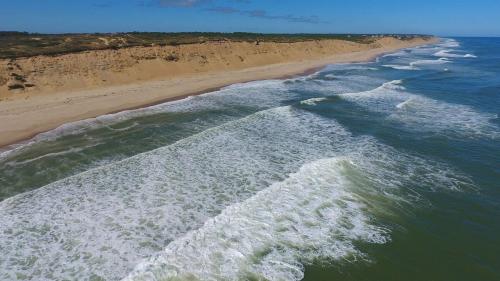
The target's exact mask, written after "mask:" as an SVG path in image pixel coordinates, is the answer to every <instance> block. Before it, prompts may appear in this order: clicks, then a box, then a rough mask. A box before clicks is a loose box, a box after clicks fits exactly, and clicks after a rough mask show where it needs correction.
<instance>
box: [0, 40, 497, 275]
mask: <svg viewBox="0 0 500 281" xmlns="http://www.w3.org/2000/svg"><path fill="white" fill-rule="evenodd" d="M499 114H500V39H499V38H454V39H442V40H441V42H439V43H438V44H434V45H428V46H422V47H418V48H412V49H406V50H402V51H399V52H396V53H392V54H387V55H385V56H381V57H379V58H377V60H376V61H374V62H370V63H359V64H339V65H331V66H328V67H326V68H325V69H323V70H321V71H320V72H318V73H315V74H312V75H309V76H305V77H296V78H291V79H286V80H268V81H257V82H251V83H245V84H238V85H233V86H230V87H227V88H224V89H222V90H220V91H217V92H214V93H209V94H204V95H200V96H195V97H191V98H188V99H186V100H182V101H176V102H172V103H166V104H161V105H157V106H153V107H149V108H145V109H139V110H133V111H127V112H122V113H118V114H113V115H107V116H102V117H99V118H96V119H89V120H85V121H82V122H77V123H72V124H67V125H65V126H63V127H61V128H58V129H56V130H54V131H50V132H47V133H44V134H41V135H39V136H37V137H36V138H35V139H33V140H32V141H30V142H28V143H25V144H22V145H20V146H18V147H17V148H15V149H13V150H10V151H6V152H4V153H3V154H2V156H1V157H0V167H1V168H0V200H2V201H0V252H2V253H3V254H2V255H1V256H0V279H2V280H4V279H5V280H120V279H122V278H125V277H126V276H129V277H128V278H129V279H128V280H172V279H169V278H174V277H175V278H179V279H180V280H301V279H305V280H500V258H499V255H498V253H500V235H499V234H500V219H499V218H500V119H499V118H498V115H499ZM140 278H146V279H140ZM176 280H177V279H176Z"/></svg>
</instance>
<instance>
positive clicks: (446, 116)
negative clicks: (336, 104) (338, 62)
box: [339, 80, 500, 138]
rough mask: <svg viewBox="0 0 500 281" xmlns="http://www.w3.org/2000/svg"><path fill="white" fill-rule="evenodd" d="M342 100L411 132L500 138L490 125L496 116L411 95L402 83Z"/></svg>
mask: <svg viewBox="0 0 500 281" xmlns="http://www.w3.org/2000/svg"><path fill="white" fill-rule="evenodd" d="M339 96H340V97H342V98H344V99H346V100H349V101H352V102H355V103H357V104H359V105H361V106H363V107H365V108H366V109H368V110H372V111H376V112H381V113H384V114H386V118H387V119H389V120H393V121H396V122H399V123H403V124H405V125H406V128H408V129H410V130H417V131H429V132H440V133H445V134H447V135H451V136H453V135H456V134H459V135H460V136H467V137H487V138H498V137H499V136H500V132H499V128H498V127H497V126H496V125H495V124H493V123H492V122H491V121H492V120H494V119H496V118H498V116H497V115H495V114H491V113H483V112H478V111H476V110H475V109H473V108H471V107H469V106H466V105H460V104H451V103H447V102H443V101H438V100H434V99H430V98H427V97H424V96H420V95H417V94H412V93H410V92H408V91H407V90H406V88H405V87H404V86H402V81H401V80H394V81H390V82H386V83H384V84H383V85H382V86H380V87H378V88H375V89H373V90H369V91H365V92H358V93H347V94H342V95H339Z"/></svg>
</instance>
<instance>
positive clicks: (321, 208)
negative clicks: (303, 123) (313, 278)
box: [124, 158, 389, 281]
mask: <svg viewBox="0 0 500 281" xmlns="http://www.w3.org/2000/svg"><path fill="white" fill-rule="evenodd" d="M353 168H354V167H353V165H352V164H351V163H350V160H349V159H343V158H330V159H323V160H318V161H315V162H312V163H309V164H306V165H304V166H303V167H302V168H300V170H299V171H298V172H297V173H294V174H291V175H290V176H289V177H288V178H287V179H286V180H284V181H282V182H279V183H275V184H273V185H271V186H270V187H269V188H267V189H265V190H263V191H260V192H259V193H257V194H256V195H254V196H253V197H251V198H250V199H248V200H246V201H244V202H242V203H239V204H235V205H232V206H230V207H228V208H226V209H225V210H224V211H223V212H222V213H221V214H220V215H218V216H216V217H214V218H212V219H210V220H208V221H207V222H205V224H204V225H203V227H201V228H200V229H198V230H195V231H193V232H190V233H188V234H187V235H185V236H183V237H182V238H180V239H177V240H175V241H173V242H172V243H170V244H169V245H168V246H167V247H166V248H165V249H164V250H163V251H162V252H161V253H160V254H159V255H158V256H156V257H154V258H152V259H150V260H149V261H147V262H144V263H142V264H140V265H138V266H137V267H136V268H137V269H136V270H135V272H133V273H132V274H131V275H130V276H129V277H127V278H125V279H124V280H127V281H133V280H170V279H174V278H178V279H179V280H188V279H191V280H246V279H258V280H261V279H262V280H301V279H302V278H303V277H304V275H303V272H304V267H303V264H304V263H310V262H312V261H313V260H315V259H318V258H323V259H329V260H338V259H341V258H344V259H345V258H347V257H348V256H350V255H355V254H359V252H358V250H356V248H355V246H354V244H353V241H365V242H370V243H385V242H386V241H388V239H389V238H388V236H387V235H386V230H385V229H383V228H380V227H376V226H374V225H372V224H370V218H369V216H367V215H366V214H365V212H364V210H363V209H365V206H363V204H361V203H359V202H358V200H357V199H356V196H355V195H354V194H352V193H351V192H350V190H349V189H350V186H349V185H350V184H351V183H350V182H349V178H348V177H347V176H346V173H347V172H346V171H345V170H348V169H353ZM250 277H252V278H250Z"/></svg>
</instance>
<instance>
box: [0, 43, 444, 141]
mask: <svg viewBox="0 0 500 281" xmlns="http://www.w3.org/2000/svg"><path fill="white" fill-rule="evenodd" d="M437 40H438V38H430V39H429V38H426V39H424V38H415V39H412V40H396V39H394V38H389V39H386V40H385V38H382V39H381V40H379V41H378V42H377V43H378V45H373V44H372V45H370V48H367V47H365V46H360V47H358V46H356V45H354V44H355V43H349V44H346V43H343V42H341V41H339V42H340V43H338V44H337V43H336V42H332V43H328V44H326V43H323V45H321V43H317V42H316V43H314V42H311V43H307V44H305V43H302V45H300V47H302V49H299V48H298V49H297V50H287V49H283V50H282V49H280V48H281V46H279V47H276V46H270V47H269V48H268V49H270V50H275V49H276V50H277V51H278V52H280V54H285V55H286V56H285V55H283V56H284V57H285V59H286V57H287V56H288V53H287V52H289V53H290V54H293V57H294V58H296V59H297V60H296V61H295V60H291V61H284V62H278V63H273V62H271V63H269V64H266V61H265V59H266V58H267V57H264V61H259V59H260V58H259V56H258V55H256V56H254V57H253V58H251V59H252V60H255V62H252V63H253V64H254V65H256V66H251V67H243V68H237V67H232V68H235V69H231V67H229V69H227V70H226V69H224V65H222V63H221V62H215V63H214V66H213V68H212V69H211V70H210V71H200V72H198V73H193V72H192V69H190V68H189V67H193V64H192V63H191V64H186V67H185V68H182V67H180V68H178V71H176V69H175V68H174V69H172V70H171V71H170V73H168V75H165V76H166V77H169V79H165V78H163V79H158V78H157V77H158V75H156V76H154V79H152V80H151V81H138V82H132V83H127V84H124V85H112V86H99V85H97V86H96V87H95V88H93V87H91V88H89V89H79V90H74V91H71V90H66V89H64V90H62V91H55V93H51V92H50V89H49V90H47V91H40V92H39V93H38V92H36V91H32V92H26V93H21V94H19V95H18V97H16V98H13V99H4V100H2V101H0V148H2V150H3V149H9V146H11V145H14V144H17V143H19V142H23V141H26V140H29V139H31V138H33V137H34V136H36V135H37V134H39V133H42V132H46V131H50V130H52V129H55V128H57V127H59V126H61V125H63V124H66V123H71V122H75V121H79V120H84V119H88V118H94V117H97V116H101V115H105V114H112V113H117V112H120V111H125V110H132V109H138V108H143V107H148V106H152V105H155V104H160V103H164V102H169V101H174V100H180V99H183V98H186V97H188V96H193V95H198V94H203V93H207V92H212V91H215V90H218V89H220V88H222V87H225V86H228V85H232V84H236V83H244V82H250V81H256V80H266V79H283V78H288V77H293V76H297V75H304V74H309V73H313V72H316V71H318V70H320V69H321V68H322V67H324V66H326V65H329V64H335V63H352V62H363V61H369V60H372V59H374V58H375V57H377V56H379V55H382V54H384V53H389V52H394V51H396V50H399V49H403V48H410V47H415V46H419V45H425V44H431V43H434V42H436V41H437ZM290 44H297V43H290ZM290 44H289V45H290ZM313 44H315V45H313ZM317 45H318V46H319V47H318V46H317ZM360 45H362V44H360ZM350 46H352V47H350ZM237 47H238V48H241V46H239V45H238V46H237ZM304 48H305V49H304ZM314 48H319V50H321V52H318V53H314V50H316V49H314ZM325 48H326V49H328V50H327V51H325ZM329 49H331V52H329ZM235 50H236V48H235ZM307 50H309V51H307ZM310 50H312V51H310ZM196 51H197V52H200V51H199V50H196ZM311 53H312V54H311ZM325 53H328V55H325ZM330 53H331V54H330ZM309 56H310V57H312V58H309ZM270 57H271V58H272V54H271V56H270ZM223 61H224V60H223ZM227 64H229V62H228V63H227ZM179 65H181V64H179ZM148 67H150V68H151V69H153V70H154V71H156V72H157V73H156V74H160V75H161V74H162V72H164V71H165V68H162V67H163V66H156V65H154V64H152V63H151V66H148ZM155 67H156V68H155ZM194 67H196V65H195V66H194ZM218 67H220V69H223V70H222V71H220V70H217V68H218ZM145 70H147V68H144V69H141V68H138V70H134V71H138V75H141V74H143V73H141V72H140V71H145ZM188 71H191V73H189V72H188ZM177 73H180V74H179V75H175V74H177ZM106 75H108V76H109V75H110V74H109V73H104V74H103V76H106ZM112 78H113V77H112ZM125 78H126V77H125ZM120 79H122V77H120ZM131 80H132V81H134V80H133V79H131ZM41 81H43V80H41ZM116 81H117V82H119V83H126V82H124V81H126V79H125V80H123V81H122V80H119V79H116ZM43 82H44V83H50V82H51V81H43ZM77 89H78V87H77Z"/></svg>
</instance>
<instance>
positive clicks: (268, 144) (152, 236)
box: [0, 107, 462, 280]
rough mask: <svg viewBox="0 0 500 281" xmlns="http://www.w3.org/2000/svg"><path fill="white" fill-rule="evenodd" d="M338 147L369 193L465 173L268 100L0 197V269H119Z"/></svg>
mask: <svg viewBox="0 0 500 281" xmlns="http://www.w3.org/2000/svg"><path fill="white" fill-rule="evenodd" d="M343 155H345V156H343ZM335 157H347V158H346V159H350V161H352V162H353V163H354V164H355V165H356V166H359V171H360V174H359V175H358V176H355V177H350V178H349V179H350V180H351V181H356V182H357V183H356V186H359V185H360V184H361V185H362V184H363V183H366V182H370V183H371V184H373V185H374V186H376V187H377V188H375V189H374V188H367V189H366V191H365V192H372V193H373V194H372V195H371V196H369V198H370V200H373V198H374V197H376V195H380V196H393V197H391V198H393V199H394V200H390V202H397V201H398V200H407V199H408V197H407V196H405V195H404V194H403V195H399V193H406V192H408V190H407V189H406V188H405V189H402V188H400V187H403V186H407V185H409V184H408V183H411V182H414V181H415V180H417V181H418V185H417V184H415V183H414V184H413V185H414V186H420V187H422V188H431V187H443V188H453V189H457V188H460V185H461V182H462V181H461V180H460V179H458V178H457V179H455V178H453V175H455V174H456V173H455V172H454V171H452V170H450V169H448V168H446V167H443V166H440V165H438V164H436V163H433V162H429V161H426V160H423V159H421V158H418V157H413V156H408V155H404V154H402V153H399V152H397V151H395V150H393V149H390V148H387V147H385V146H383V145H380V144H377V143H376V142H375V141H374V140H372V139H369V138H363V137H356V138H354V137H353V136H351V135H350V134H349V133H348V132H347V131H346V130H345V129H344V128H343V127H342V126H341V125H340V124H338V123H336V122H335V121H333V120H329V119H323V118H321V117H319V116H316V115H314V114H312V113H308V112H306V111H302V110H294V109H293V108H291V107H280V108H275V109H271V110H266V111H263V112H259V113H256V114H252V115H250V116H248V117H246V118H243V119H241V120H237V121H233V122H230V123H226V124H223V125H220V126H218V127H215V128H212V129H209V130H206V131H204V132H202V133H199V134H196V135H193V136H191V137H188V138H185V139H183V140H180V141H178V142H176V143H174V144H172V145H170V146H167V147H163V148H160V149H157V150H154V151H151V152H147V153H143V154H139V155H137V156H134V157H132V158H129V159H125V160H123V161H119V162H115V163H111V164H109V165H105V166H101V167H98V168H96V169H92V170H89V171H86V172H84V173H81V174H78V175H75V176H72V177H69V178H66V179H63V180H60V181H57V182H54V183H51V184H49V185H47V186H44V187H42V188H39V189H37V190H34V191H31V192H28V193H24V194H19V195H16V196H14V197H11V198H8V199H6V200H4V201H2V202H0V248H1V249H2V255H0V279H3V280H16V279H18V277H19V276H21V277H23V278H25V279H32V280H44V279H49V280H64V279H73V280H85V279H91V278H94V279H97V278H99V277H101V278H104V279H106V280H117V279H119V278H121V277H125V276H126V275H127V273H128V272H129V271H130V270H132V269H133V268H134V266H135V265H136V263H137V261H139V260H141V259H144V258H147V257H149V256H151V255H153V254H154V253H157V252H158V251H161V250H162V249H164V248H165V247H168V245H169V244H170V243H171V242H172V241H177V240H178V239H181V237H183V236H185V235H186V233H188V232H189V231H192V230H195V229H198V228H200V227H202V226H203V224H204V223H205V222H206V221H207V220H208V219H210V218H212V217H215V216H217V215H219V214H220V213H221V212H222V211H223V210H224V209H226V208H227V207H228V206H231V205H234V204H239V203H240V202H244V201H245V200H248V199H249V198H251V197H252V196H255V194H256V193H257V192H259V191H260V190H263V189H265V188H268V187H270V186H273V184H275V183H276V182H283V181H285V182H286V180H285V177H286V176H287V175H289V174H292V173H295V172H297V171H299V169H300V167H301V166H304V165H306V166H304V167H306V168H304V169H306V170H307V169H309V168H307V164H306V163H314V162H315V161H316V160H318V159H321V158H335ZM357 159H361V160H357ZM378 161H380V162H378ZM313 165H314V164H313ZM332 169H333V168H332ZM297 177H299V175H297ZM359 177H361V178H363V179H364V180H357V179H358V178H359ZM291 178H293V176H291ZM311 180H312V178H311ZM358 181H359V182H358ZM318 182H319V183H320V182H321V180H320V179H318ZM338 184H340V183H338ZM314 188H315V189H316V190H319V191H322V190H323V187H322V185H321V184H319V185H318V186H317V187H314ZM342 188H344V187H342ZM342 188H340V187H339V191H338V192H343V191H342V190H344V191H345V192H347V193H346V194H349V193H348V192H349V191H348V190H347V189H342ZM294 190H295V189H294ZM304 192H306V194H305V195H306V196H309V195H308V194H307V192H308V191H307V190H304ZM334 192H336V191H334ZM391 194H392V195H391ZM292 195H293V196H295V194H294V193H292V194H291V195H290V196H292ZM299 196H300V195H299ZM399 198H401V199H399ZM312 199H315V200H316V198H312ZM318 200H319V199H318ZM356 200H359V202H356V201H354V202H353V203H352V204H353V205H352V206H353V208H354V209H353V211H356V210H358V209H356V208H357V207H356V206H362V202H363V199H362V197H359V198H356ZM242 204H245V203H242ZM236 206H237V205H236ZM332 208H333V209H332V210H334V209H335V206H334V207H332ZM360 208H361V207H360ZM327 209H328V208H327ZM228 212H229V211H228ZM304 212H306V211H304ZM307 212H309V210H307ZM332 215H333V214H332ZM367 216H368V215H367ZM353 218H356V216H353ZM358 218H364V217H359V216H358ZM359 222H360V223H361V222H363V223H364V222H365V221H363V220H361V221H359ZM313 223H314V222H313ZM332 223H339V222H332ZM359 227H360V228H358V229H364V230H369V229H373V230H374V231H375V232H372V233H378V232H377V231H378V230H377V229H374V228H372V226H370V225H364V224H363V225H359ZM313 230H314V229H313ZM300 231H302V230H300ZM304 231H307V229H304ZM290 233H291V234H292V233H293V232H290ZM360 233H363V232H360ZM305 235H307V233H305ZM360 237H361V239H364V238H362V236H360ZM384 237H385V236H384ZM280 239H282V238H280ZM311 239H313V238H311ZM270 241H271V242H272V243H274V242H273V241H278V240H270ZM311 241H312V240H311ZM344 242H345V243H344ZM234 243H236V242H234ZM332 243H334V242H333V241H332ZM348 243H350V242H349V239H347V240H346V241H342V240H339V241H338V242H337V243H336V244H335V245H339V249H347V248H342V247H344V245H348ZM236 244H237V243H236ZM236 244H235V245H236ZM283 245H284V246H287V244H283ZM290 246H291V245H290ZM284 250H286V251H288V252H290V251H293V247H292V246H291V249H288V248H285V249H284ZM276 254H278V253H276ZM199 258H203V257H199ZM282 260H286V255H285V258H282ZM299 261H300V262H302V260H299ZM193 262H194V261H193ZM279 268H281V267H279ZM279 268H278V267H276V270H279ZM282 269H283V270H284V268H282ZM207 270H208V269H207ZM276 274H278V275H279V274H281V273H279V272H278V273H276ZM278 275H276V276H278Z"/></svg>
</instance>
